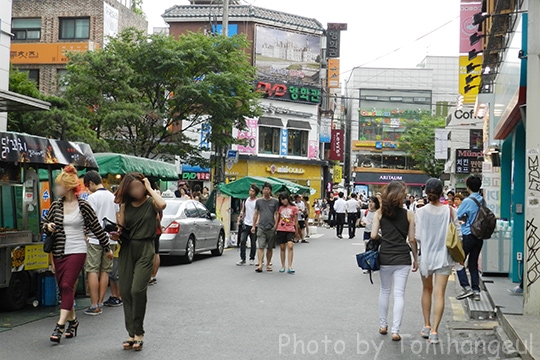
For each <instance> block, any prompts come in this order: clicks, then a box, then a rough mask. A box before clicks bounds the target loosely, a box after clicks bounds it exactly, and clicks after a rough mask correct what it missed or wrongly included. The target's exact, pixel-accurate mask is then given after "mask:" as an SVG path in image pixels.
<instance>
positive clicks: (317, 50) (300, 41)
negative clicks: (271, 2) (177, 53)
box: [162, 1, 327, 197]
mask: <svg viewBox="0 0 540 360" xmlns="http://www.w3.org/2000/svg"><path fill="white" fill-rule="evenodd" d="M222 14H223V7H222V6H221V5H217V6H216V5H209V4H208V2H204V1H203V2H199V1H193V2H192V4H191V5H178V6H175V7H173V8H170V9H168V10H167V11H166V12H165V13H164V14H163V15H162V16H163V18H164V20H165V22H166V23H168V25H169V33H170V35H171V36H180V35H182V34H186V33H187V32H190V31H191V32H203V33H206V34H211V33H216V32H217V33H221V32H222ZM323 32H324V28H323V27H322V25H321V24H320V23H319V22H318V21H316V20H315V19H310V18H306V17H302V16H297V15H293V14H287V13H283V12H279V11H274V10H269V9H263V8H259V7H256V6H247V5H236V4H233V5H231V6H230V8H229V26H228V34H229V36H232V35H235V34H244V35H245V36H246V37H247V39H248V40H249V41H250V42H251V44H252V46H251V48H249V49H247V52H248V55H249V57H250V60H251V63H252V64H253V65H254V66H255V67H256V69H257V81H256V83H255V84H254V87H255V89H256V90H257V91H260V92H261V93H263V99H262V100H261V101H260V106H261V109H262V113H263V114H262V115H261V116H260V117H258V118H254V119H246V124H247V128H246V129H244V130H241V131H238V130H236V129H234V130H233V135H234V136H236V137H238V138H239V139H243V140H244V141H245V145H238V146H236V145H234V146H232V148H231V154H233V157H234V158H231V157H230V158H229V159H228V160H227V162H226V164H227V169H226V172H225V175H226V181H234V180H237V179H239V178H241V177H243V176H264V177H271V176H273V177H279V178H282V179H286V180H291V181H293V182H296V183H299V184H302V185H308V186H311V187H312V188H313V189H315V194H313V195H314V196H315V197H322V196H323V195H322V194H323V187H322V176H323V171H324V169H325V167H326V166H327V163H326V162H325V161H321V157H320V155H319V146H320V143H319V121H318V114H319V104H320V102H321V98H322V94H321V86H320V84H321V80H320V69H321V60H320V59H321V47H322V36H323ZM204 131H207V130H205V129H204V128H202V127H201V129H199V132H200V134H201V135H200V137H198V136H197V134H193V136H191V137H192V138H194V139H195V140H196V141H198V140H199V139H203V138H204ZM201 142H202V141H201Z"/></svg>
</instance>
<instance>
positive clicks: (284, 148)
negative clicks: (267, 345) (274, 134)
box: [279, 129, 289, 156]
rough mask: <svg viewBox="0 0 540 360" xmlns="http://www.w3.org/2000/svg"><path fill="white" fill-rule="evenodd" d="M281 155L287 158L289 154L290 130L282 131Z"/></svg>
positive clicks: (280, 141)
mask: <svg viewBox="0 0 540 360" xmlns="http://www.w3.org/2000/svg"><path fill="white" fill-rule="evenodd" d="M279 144H280V145H279V155H280V156H287V154H288V153H289V130H288V129H281V136H280V140H279Z"/></svg>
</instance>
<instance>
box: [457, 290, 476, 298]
mask: <svg viewBox="0 0 540 360" xmlns="http://www.w3.org/2000/svg"><path fill="white" fill-rule="evenodd" d="M473 295H474V291H472V289H471V288H466V289H463V291H462V292H461V294H459V295H458V296H456V299H457V300H463V299H466V298H468V297H471V296H473Z"/></svg>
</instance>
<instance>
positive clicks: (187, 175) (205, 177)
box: [182, 172, 210, 181]
mask: <svg viewBox="0 0 540 360" xmlns="http://www.w3.org/2000/svg"><path fill="white" fill-rule="evenodd" d="M182 180H187V181H197V180H198V181H210V173H201V172H184V173H182Z"/></svg>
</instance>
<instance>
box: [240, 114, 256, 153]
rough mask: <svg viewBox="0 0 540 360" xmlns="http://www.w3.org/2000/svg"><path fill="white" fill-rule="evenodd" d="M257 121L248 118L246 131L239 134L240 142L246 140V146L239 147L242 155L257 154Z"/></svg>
mask: <svg viewBox="0 0 540 360" xmlns="http://www.w3.org/2000/svg"><path fill="white" fill-rule="evenodd" d="M257 123H258V120H257V119H249V118H246V129H244V130H240V131H239V132H238V139H239V140H246V145H238V151H239V152H240V154H252V155H256V154H257Z"/></svg>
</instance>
